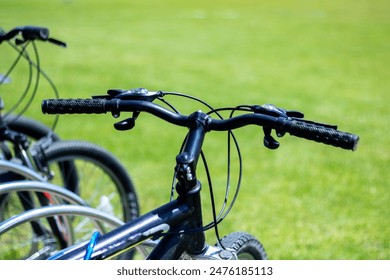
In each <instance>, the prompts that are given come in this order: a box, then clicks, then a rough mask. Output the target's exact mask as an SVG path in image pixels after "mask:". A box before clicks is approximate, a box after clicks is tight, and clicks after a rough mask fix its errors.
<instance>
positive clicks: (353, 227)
mask: <svg viewBox="0 0 390 280" xmlns="http://www.w3.org/2000/svg"><path fill="white" fill-rule="evenodd" d="M389 12H390V2H389V1H385V0H377V1H369V0H358V1H356V0H354V1H352V0H345V1H323V0H321V1H307V0H294V1H286V0H284V1H277V2H272V3H271V2H270V1H259V0H257V1H255V0H245V1H238V0H224V1H220V0H216V1H203V0H201V1H196V2H195V1H193V2H189V1H179V0H166V1H152V0H143V1H135V0H126V1H125V0H111V1H93V0H50V1H49V0H34V1H28V0H2V1H1V5H0V19H1V20H0V26H2V27H3V28H4V29H6V30H9V29H11V28H13V27H14V26H19V25H40V26H46V27H49V28H50V31H51V36H52V37H54V38H57V39H61V40H64V41H65V42H67V43H68V48H67V49H61V48H58V47H56V46H53V45H50V44H48V43H39V45H38V48H39V50H40V58H41V66H42V68H43V69H44V70H45V71H46V73H47V74H48V75H49V76H50V77H51V78H52V79H53V80H54V82H55V84H56V86H57V87H58V90H59V92H60V96H61V97H63V98H72V97H73V98H76V97H80V98H87V97H90V96H91V95H94V94H104V93H105V91H106V90H107V89H110V88H124V89H128V88H134V87H145V88H148V89H150V90H166V91H179V92H184V93H187V94H191V95H195V96H197V97H199V98H202V99H204V100H205V101H207V102H209V103H211V104H212V105H213V106H215V107H218V106H219V107H221V106H233V105H238V104H263V103H273V104H276V105H277V106H280V107H284V108H287V109H295V110H300V111H302V112H304V113H305V115H306V118H307V119H311V120H315V121H320V122H325V123H331V124H337V125H339V129H340V130H344V131H348V132H353V133H356V134H358V135H359V136H360V137H361V142H360V146H359V148H358V150H357V151H356V152H354V153H352V152H349V151H344V150H341V149H336V148H333V147H329V146H325V145H320V144H317V143H314V142H308V141H305V140H303V139H297V138H294V137H287V136H286V137H284V138H282V139H280V141H281V147H280V148H279V149H278V150H276V151H269V150H266V149H265V148H264V147H263V146H262V134H261V130H260V129H258V128H256V127H247V128H244V129H242V130H240V131H238V132H237V137H238V140H239V142H240V147H241V149H242V153H243V159H244V180H243V185H242V190H241V192H240V195H239V198H238V202H237V203H236V205H235V207H234V208H233V211H232V213H230V214H229V216H228V217H227V219H226V221H225V222H224V223H222V224H221V226H220V232H221V234H222V235H223V234H227V233H228V232H229V231H232V230H234V231H238V230H240V231H248V232H250V233H252V234H253V235H255V236H257V237H258V238H259V239H260V240H261V241H262V243H263V244H264V246H265V248H266V250H267V252H268V254H269V257H270V258H271V259H389V258H390V240H389V239H390V230H389V221H390V211H389V189H388V188H389V171H388V169H389V163H390V159H389V158H390V153H389V144H390V143H389V131H390V130H389V124H388V119H389V109H388V108H389V107H388V104H389V102H390V97H389V94H388V89H389V88H390V81H389V80H390V79H389V78H390V71H389V70H390V67H389V65H390V52H389V51H390V17H389ZM0 48H1V53H0V73H3V74H4V72H6V71H7V69H8V67H9V66H10V65H11V64H12V61H13V60H14V59H15V57H16V53H15V52H14V51H12V49H11V48H10V47H9V46H7V45H5V44H3V45H1V46H0ZM31 53H32V52H31ZM26 75H27V68H26V67H25V63H24V66H23V63H21V64H20V65H18V67H17V69H16V70H15V71H14V73H13V76H11V78H12V83H11V84H7V85H2V86H1V87H0V95H1V96H2V98H3V99H4V101H5V103H6V109H7V108H9V107H10V106H11V105H12V104H14V103H15V102H16V100H17V99H18V98H20V95H21V92H22V91H23V88H24V87H25V85H26V79H27V77H26ZM53 97H54V96H53V94H52V91H51V89H50V87H49V86H48V84H47V83H46V82H45V81H43V80H41V83H40V87H39V94H38V96H37V97H36V98H35V101H34V104H33V106H30V108H29V110H28V111H27V113H26V115H27V116H31V117H34V118H36V119H38V120H41V121H43V122H45V123H46V124H51V123H52V121H53V117H52V116H47V115H43V114H42V113H41V112H40V102H41V100H42V99H44V98H53ZM170 101H172V102H173V103H174V104H175V105H177V106H178V108H179V109H180V110H182V111H183V112H187V113H188V112H190V111H191V110H195V109H198V108H197V105H196V104H193V103H191V102H188V101H185V100H183V99H173V98H170ZM123 118H125V115H123ZM115 121H116V120H114V119H113V118H112V117H111V116H110V115H105V116H96V115H93V116H91V115H83V116H62V117H61V118H60V122H59V124H58V127H57V130H56V131H57V132H58V133H59V134H60V135H61V136H62V137H63V138H64V139H83V140H88V141H91V142H94V143H97V144H99V145H101V146H103V147H105V148H107V149H109V150H110V151H111V152H112V153H114V154H115V155H116V156H118V158H119V159H120V160H121V161H122V162H123V163H124V164H125V165H126V167H128V168H129V171H130V174H131V176H132V177H133V180H134V181H135V183H136V185H137V186H138V187H137V188H138V193H139V199H140V203H141V207H142V212H146V211H148V210H150V209H152V208H153V207H156V206H157V205H159V204H161V203H164V202H166V201H167V200H168V198H169V193H170V183H171V179H172V178H171V177H172V172H173V167H174V163H175V156H176V153H177V152H178V149H179V147H180V144H181V141H182V138H183V137H184V134H185V130H183V129H180V128H175V127H172V126H170V125H168V124H166V123H162V122H161V121H159V120H158V119H156V118H153V117H151V116H147V115H142V116H141V117H140V118H139V120H138V122H137V125H136V127H135V129H133V130H132V131H127V132H118V131H115V130H114V129H113V126H112V124H113V123H114V122H115ZM205 152H206V155H207V157H208V159H209V165H210V166H211V168H212V172H213V178H214V179H215V184H216V185H215V186H214V188H215V190H216V192H217V196H218V198H219V202H220V201H221V199H222V195H223V193H224V188H225V187H224V179H225V177H226V174H225V171H226V164H225V162H226V136H225V135H222V134H219V133H211V134H210V135H209V136H208V138H207V139H206V146H205ZM206 187H207V186H205V188H206ZM204 198H205V205H206V206H205V207H206V208H205V209H209V202H208V197H207V191H205V197H204ZM219 205H220V203H219ZM206 212H208V211H207V210H206ZM210 217H211V216H210V215H209V214H206V215H205V219H206V220H208V221H209V220H210ZM209 234H210V236H213V233H212V232H211V233H209Z"/></svg>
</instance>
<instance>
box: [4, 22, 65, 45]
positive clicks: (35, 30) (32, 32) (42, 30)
mask: <svg viewBox="0 0 390 280" xmlns="http://www.w3.org/2000/svg"><path fill="white" fill-rule="evenodd" d="M19 34H21V35H22V38H23V40H17V44H20V43H24V42H26V41H34V40H40V41H49V42H51V43H53V44H56V45H59V46H62V47H66V44H65V43H64V42H61V41H59V40H56V39H53V38H50V37H49V29H48V28H46V27H39V26H19V27H15V28H14V29H12V30H10V31H9V32H7V33H5V34H0V43H1V42H3V41H7V40H11V39H13V38H14V37H16V36H18V35H19Z"/></svg>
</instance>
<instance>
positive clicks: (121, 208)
mask: <svg viewBox="0 0 390 280" xmlns="http://www.w3.org/2000/svg"><path fill="white" fill-rule="evenodd" d="M35 41H47V42H51V43H54V44H56V45H60V46H62V47H65V46H66V44H65V43H63V42H61V41H59V40H56V39H52V38H50V37H49V30H48V29H47V28H45V27H37V26H22V27H16V28H14V29H12V30H10V31H8V32H6V31H4V30H0V44H1V43H2V42H7V43H8V44H9V45H10V46H11V48H12V49H14V50H16V52H17V53H18V55H17V57H16V59H15V61H14V62H13V63H12V65H11V66H10V68H9V69H8V70H7V71H6V73H5V74H4V75H0V85H1V84H5V83H10V82H11V79H10V75H11V73H12V72H13V71H14V70H15V67H16V65H17V64H18V63H19V62H20V61H23V60H25V61H26V62H27V65H28V72H29V73H28V80H27V85H26V87H25V89H24V90H23V92H22V95H21V97H20V98H19V100H18V101H17V102H16V104H14V105H13V106H11V107H10V109H8V110H7V112H4V111H3V102H2V100H3V99H2V98H0V101H1V102H0V103H1V106H0V154H1V155H0V156H1V159H2V164H1V168H0V182H1V183H3V184H7V183H10V182H15V181H20V180H26V179H28V180H38V181H41V182H50V183H51V184H55V185H59V186H64V187H65V188H66V189H67V190H70V191H72V192H74V193H76V194H78V195H80V196H81V197H82V198H83V199H85V201H86V202H87V203H88V204H89V205H90V206H92V207H94V208H96V209H100V210H104V211H106V212H107V213H109V214H110V215H113V216H115V217H116V218H118V219H121V220H123V221H130V220H132V219H134V218H136V217H138V215H139V206H138V200H137V195H136V192H135V188H134V185H133V182H132V180H131V178H130V176H129V174H128V172H127V170H126V169H125V168H124V167H123V165H122V163H120V162H119V160H118V159H117V158H116V157H115V156H114V155H112V154H111V153H109V152H108V151H107V150H105V149H103V148H102V147H99V146H97V145H95V144H92V143H89V142H85V141H75V140H73V141H59V140H60V137H59V136H58V135H57V134H56V133H55V132H54V128H55V126H56V124H57V120H58V118H56V119H55V121H54V123H53V125H52V127H51V128H49V127H48V126H46V125H44V124H42V123H40V122H38V121H36V120H34V119H30V118H27V117H24V116H22V114H24V113H25V112H26V110H27V109H28V108H29V106H30V105H31V104H32V102H33V100H34V98H35V96H36V93H37V90H38V86H39V84H40V77H41V76H42V77H44V78H45V79H46V81H47V82H48V83H49V85H50V86H51V88H52V90H53V92H54V94H55V96H56V97H57V98H58V91H57V88H56V87H55V85H54V83H53V82H52V80H51V79H50V77H49V76H48V75H47V74H46V73H45V72H44V71H43V69H42V67H41V64H40V59H39V55H38V48H37V46H36V44H35ZM29 46H32V49H33V55H32V56H31V55H30V54H29V53H28V47H29ZM34 70H35V75H34ZM34 76H35V80H34V79H33V77H34ZM23 101H25V102H24V103H26V104H23ZM19 107H22V108H21V109H19V110H18V112H17V113H16V111H17V109H18V108H19ZM17 163H20V165H17ZM2 188H3V186H2V185H0V189H2ZM31 191H32V192H29V191H26V190H24V189H21V190H20V191H17V189H14V190H13V192H10V193H4V192H2V194H1V195H0V211H1V213H0V214H1V215H0V218H1V219H0V222H2V221H5V220H7V219H8V218H11V217H12V216H14V215H16V214H20V213H22V212H24V211H30V210H33V209H34V208H37V207H41V206H47V205H48V204H50V202H49V201H48V199H47V198H48V197H49V196H48V192H46V193H44V194H42V193H35V192H34V191H33V190H31ZM37 198H38V199H37ZM50 199H53V197H50ZM37 200H38V201H37ZM31 225H32V227H31V228H30V229H29V230H30V231H32V232H31V234H32V236H34V235H36V236H35V237H34V238H35V239H34V240H35V241H34V242H35V243H37V242H38V241H39V238H37V236H43V234H42V233H43V232H44V230H42V229H39V227H38V226H36V225H34V223H31ZM55 227H56V224H55V223H51V229H50V230H51V231H52V232H53V234H52V236H51V238H54V239H57V247H56V248H55V250H58V249H61V248H64V247H66V246H69V245H70V244H72V243H69V242H65V241H64V240H63V239H64V238H63V236H61V234H60V233H59V231H58V230H57V231H56V230H55ZM25 231H26V230H25ZM23 236H24V235H18V234H13V239H8V241H9V242H7V244H12V245H13V246H17V247H20V246H21V244H25V245H26V246H30V245H31V244H27V242H26V240H17V238H18V237H22V238H23ZM4 244H5V243H4V242H3V245H4ZM35 247H36V246H35ZM53 248H54V247H53ZM2 249H3V250H5V249H11V250H12V246H11V245H10V246H2ZM53 250H54V249H53ZM53 250H52V251H51V253H52V252H53ZM30 252H32V251H30ZM45 252H46V251H45ZM2 256H3V254H2V253H1V252H0V258H2ZM22 256H23V257H24V256H26V257H31V256H34V257H38V258H42V257H43V256H46V257H47V255H39V254H37V252H32V253H31V254H30V256H28V255H27V254H22Z"/></svg>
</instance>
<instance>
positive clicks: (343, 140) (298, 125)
mask: <svg viewBox="0 0 390 280" xmlns="http://www.w3.org/2000/svg"><path fill="white" fill-rule="evenodd" d="M284 130H285V131H286V132H288V133H290V134H291V135H294V136H297V137H301V138H305V139H308V140H313V141H316V142H321V143H324V144H327V145H332V146H335V147H339V148H343V149H346V150H353V151H355V150H356V149H357V144H358V142H359V136H357V135H354V134H351V133H348V132H342V131H338V130H336V129H333V128H329V127H324V126H321V125H318V124H313V123H307V122H302V121H298V120H291V121H289V122H288V123H286V124H285V127H284Z"/></svg>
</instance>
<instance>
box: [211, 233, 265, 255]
mask: <svg viewBox="0 0 390 280" xmlns="http://www.w3.org/2000/svg"><path fill="white" fill-rule="evenodd" d="M220 243H221V244H222V245H223V247H225V248H226V249H228V250H229V249H230V250H233V251H234V252H235V253H236V254H237V259H239V260H266V259H267V253H266V252H265V250H264V247H263V245H262V244H261V243H260V241H258V240H257V239H256V238H255V237H254V236H252V235H250V234H249V233H246V232H233V233H230V234H228V235H226V236H225V237H223V238H222V239H221V241H220ZM217 246H219V245H218V244H217Z"/></svg>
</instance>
